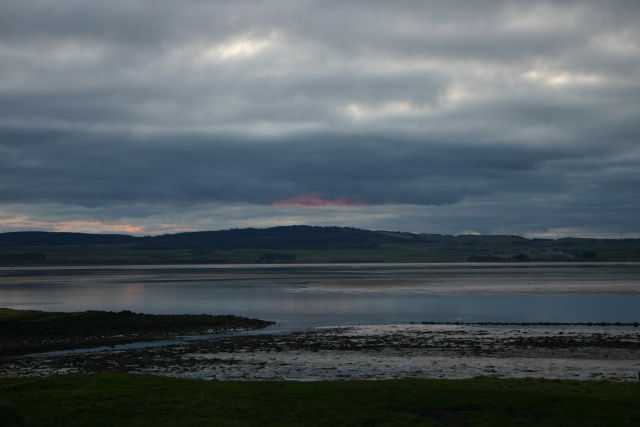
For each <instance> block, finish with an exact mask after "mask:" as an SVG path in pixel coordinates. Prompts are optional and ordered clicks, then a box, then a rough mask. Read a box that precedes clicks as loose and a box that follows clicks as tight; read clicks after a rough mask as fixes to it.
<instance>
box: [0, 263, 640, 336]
mask: <svg viewBox="0 0 640 427" xmlns="http://www.w3.org/2000/svg"><path fill="white" fill-rule="evenodd" d="M0 307H9V308H16V309H36V310H45V311H82V310H111V311H120V310H131V311H134V312H142V313H151V314H188V313H192V314H199V313H206V314H236V315H241V316H249V317H256V318H260V319H266V320H274V321H276V322H278V323H279V324H280V327H284V328H292V329H300V328H306V327H315V326H335V325H348V324H385V323H407V322H422V321H437V322H452V321H462V322H484V321H492V322H625V323H627V322H637V321H640V264H638V263H624V264H578V265H576V264H543V263H540V264H535V263H525V264H489V265H485V264H385V265H367V264H349V265H269V266H249V265H247V266H241V265H234V266H126V267H124V266H114V267H75V268H74V267H64V268H61V267H59V268H54V267H46V268H44V267H43V268H0Z"/></svg>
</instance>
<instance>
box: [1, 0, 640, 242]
mask: <svg viewBox="0 0 640 427" xmlns="http://www.w3.org/2000/svg"><path fill="white" fill-rule="evenodd" d="M638 99H640V6H639V5H638V3H637V1H635V0H630V1H624V0H619V1H615V0H614V1H608V2H602V1H583V0H581V1H569V0H567V1H556V2H552V1H548V2H547V1H476V0H474V1H429V2H424V1H393V2H389V1H361V2H334V1H287V0H274V1H264V2H263V1H255V2H254V1H216V2H208V1H197V0H192V1H183V2H173V1H142V0H138V1H135V0H126V1H124V0H110V1H93V2H84V1H76V0H58V1H55V2H54V1H49V0H40V1H38V0H25V1H20V2H3V3H1V4H0V232H3V231H13V230H36V229H37V230H58V231H87V232H123V233H134V234H157V233H168V232H176V231H184V230H211V229H223V228H231V227H266V226H273V225H282V224H312V225H343V226H354V227H363V228H370V229H390V230H402V231H415V232H433V233H446V234H460V233H509V234H520V235H526V236H544V237H558V236H565V235H577V236H603V237H630V236H634V237H637V236H640V223H639V222H638V218H640V103H639V102H638V101H637V100H638Z"/></svg>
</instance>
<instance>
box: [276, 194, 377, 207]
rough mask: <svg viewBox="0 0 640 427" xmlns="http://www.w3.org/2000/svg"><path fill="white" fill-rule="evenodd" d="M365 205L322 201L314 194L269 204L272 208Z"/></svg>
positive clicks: (347, 201)
mask: <svg viewBox="0 0 640 427" xmlns="http://www.w3.org/2000/svg"><path fill="white" fill-rule="evenodd" d="M364 204H365V203H361V202H357V201H354V200H349V199H344V198H340V199H323V198H322V197H319V196H318V195H317V194H316V193H310V194H305V195H303V196H295V197H289V198H286V199H279V200H275V201H273V202H272V203H271V206H274V207H287V206H298V207H301V208H321V207H325V206H362V205H364Z"/></svg>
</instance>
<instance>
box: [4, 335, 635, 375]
mask: <svg viewBox="0 0 640 427" xmlns="http://www.w3.org/2000/svg"><path fill="white" fill-rule="evenodd" d="M105 372H127V373H146V374H155V375H164V376H172V377H185V378H202V379H209V380H222V381H224V380H298V381H317V380H335V379H393V378H450V379H453V378H456V379H457V378H471V377H477V376H491V377H501V378H521V377H535V378H554V379H584V380H587V379H605V380H613V381H638V372H640V331H639V330H638V328H633V327H631V328H615V327H597V326H595V327H583V328H545V327H513V328H512V327H508V326H502V327H491V326H477V325H476V326H473V325H437V324H401V325H363V326H351V327H338V328H326V329H323V328H317V329H315V330H311V331H306V332H295V333H289V334H270V333H264V334H251V335H242V334H238V335H237V336H231V337H229V336H223V337H217V338H216V337H215V336H210V337H209V338H207V339H198V340H194V341H182V342H177V343H176V344H174V345H169V346H163V347H152V348H142V349H127V350H105V351H98V352H89V353H80V354H43V355H31V356H16V357H4V358H3V360H2V364H1V365H0V376H22V377H33V376H49V375H58V374H66V373H105Z"/></svg>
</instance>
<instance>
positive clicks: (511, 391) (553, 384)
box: [0, 374, 640, 427]
mask: <svg viewBox="0 0 640 427" xmlns="http://www.w3.org/2000/svg"><path fill="white" fill-rule="evenodd" d="M0 400H4V401H9V402H11V403H12V404H14V405H15V406H17V407H18V408H20V409H21V410H22V411H23V412H24V413H25V414H26V415H27V416H28V417H30V418H31V419H32V420H33V421H35V422H36V424H37V425H39V426H69V427H72V426H88V425H91V426H150V425H153V426H199V427H201V426H256V425H260V426H286V425H297V426H329V425H331V426H365V425H368V426H392V425H411V426H469V425H473V426H514V425H516V426H519V427H525V426H605V425H606V426H637V425H640V383H613V382H605V381H588V382H577V381H553V380H538V379H512V380H504V379H494V378H476V379H471V380H390V381H334V382H314V383H301V382H208V381H202V380H188V379H175V378H164V377H156V376H143V375H130V374H113V375H64V376H57V377H48V378H38V379H28V378H3V379H0Z"/></svg>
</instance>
